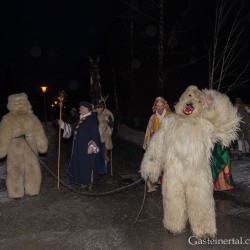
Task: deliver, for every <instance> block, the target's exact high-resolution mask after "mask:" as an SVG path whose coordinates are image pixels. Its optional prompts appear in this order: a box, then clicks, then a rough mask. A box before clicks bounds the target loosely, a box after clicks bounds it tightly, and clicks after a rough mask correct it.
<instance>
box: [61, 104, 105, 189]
mask: <svg viewBox="0 0 250 250" xmlns="http://www.w3.org/2000/svg"><path fill="white" fill-rule="evenodd" d="M79 107H80V108H79V113H80V119H79V120H78V122H76V123H75V124H73V125H71V124H68V123H66V122H64V121H63V120H59V121H58V124H59V125H60V127H61V128H62V129H63V137H64V138H70V137H71V136H73V142H72V143H73V145H72V153H71V159H70V164H69V169H68V175H69V182H70V183H71V184H78V185H80V186H81V188H83V189H89V190H91V189H92V188H93V185H95V184H96V183H97V176H98V164H99V152H100V147H101V140H100V134H99V130H98V120H97V118H96V115H94V114H93V113H92V105H91V104H90V103H89V102H86V101H82V102H80V103H79Z"/></svg>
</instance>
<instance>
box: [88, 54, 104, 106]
mask: <svg viewBox="0 0 250 250" xmlns="http://www.w3.org/2000/svg"><path fill="white" fill-rule="evenodd" d="M89 60H90V64H91V65H90V97H91V99H92V100H91V101H92V103H93V104H94V105H95V104H96V102H97V101H98V100H99V99H101V96H102V88H101V83H100V75H99V73H100V56H98V57H97V58H96V59H94V58H93V57H89Z"/></svg>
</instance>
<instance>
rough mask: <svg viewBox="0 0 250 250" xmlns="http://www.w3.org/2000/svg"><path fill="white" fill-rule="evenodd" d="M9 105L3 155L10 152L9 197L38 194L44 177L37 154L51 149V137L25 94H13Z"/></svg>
mask: <svg viewBox="0 0 250 250" xmlns="http://www.w3.org/2000/svg"><path fill="white" fill-rule="evenodd" d="M7 108H8V110H9V113H7V114H6V115H4V116H3V118H2V121H1V123H0V158H3V157H5V156H6V155H7V177H6V186H7V191H8V196H9V197H10V198H21V197H23V195H24V194H27V195H37V194H39V192H40V184H41V179H42V176H41V170H40V166H39V162H38V159H37V154H38V152H40V153H45V152H46V151H47V148H48V140H47V137H46V135H45V133H44V129H43V126H42V124H41V122H40V121H39V119H38V118H37V117H36V116H35V115H34V114H33V111H32V109H31V105H30V102H29V100H28V98H27V95H26V94H25V93H20V94H14V95H10V96H9V97H8V105H7Z"/></svg>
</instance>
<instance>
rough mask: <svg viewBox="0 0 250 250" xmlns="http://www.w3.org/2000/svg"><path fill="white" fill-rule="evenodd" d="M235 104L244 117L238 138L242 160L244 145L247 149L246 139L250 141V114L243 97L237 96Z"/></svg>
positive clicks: (239, 154)
mask: <svg viewBox="0 0 250 250" xmlns="http://www.w3.org/2000/svg"><path fill="white" fill-rule="evenodd" d="M234 105H235V106H236V107H237V110H238V113H239V115H240V117H241V118H242V123H241V124H240V131H239V138H238V159H239V160H242V152H243V147H244V148H245V149H246V145H245V141H248V142H250V116H249V114H248V112H247V110H246V108H245V107H246V105H245V104H244V103H243V101H242V99H241V98H239V97H237V98H236V99H235V104H234ZM245 151H246V150H245Z"/></svg>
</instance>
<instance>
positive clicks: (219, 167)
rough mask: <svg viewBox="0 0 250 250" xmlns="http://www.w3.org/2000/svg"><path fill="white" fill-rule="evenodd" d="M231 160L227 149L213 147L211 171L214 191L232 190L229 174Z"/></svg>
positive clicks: (232, 184) (219, 146) (232, 182)
mask: <svg viewBox="0 0 250 250" xmlns="http://www.w3.org/2000/svg"><path fill="white" fill-rule="evenodd" d="M230 167H231V160H230V151H229V148H225V147H223V146H221V145H220V144H219V143H216V144H215V145H214V149H213V153H212V160H211V170H212V177H213V184H214V190H215V191H225V190H232V189H234V181H233V177H232V174H231V169H230Z"/></svg>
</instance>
